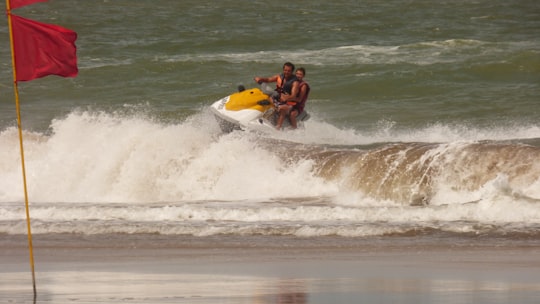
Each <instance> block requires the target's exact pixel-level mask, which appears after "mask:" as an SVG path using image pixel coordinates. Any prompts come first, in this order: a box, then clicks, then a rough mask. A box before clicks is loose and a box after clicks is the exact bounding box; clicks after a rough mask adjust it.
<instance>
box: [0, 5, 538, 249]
mask: <svg viewBox="0 0 540 304" xmlns="http://www.w3.org/2000/svg"><path fill="white" fill-rule="evenodd" d="M13 13H15V14H19V15H21V16H24V17H27V18H32V19H35V20H39V21H42V22H48V23H54V24H59V25H61V26H64V27H67V28H70V29H72V30H75V31H76V32H77V33H78V40H77V47H78V59H79V69H80V71H79V75H78V77H76V78H66V79H65V78H59V77H56V76H49V77H46V78H43V79H38V80H34V81H31V82H21V83H19V91H20V102H21V113H22V125H23V130H24V132H23V133H24V148H25V158H26V170H27V182H28V193H29V200H30V214H31V217H32V231H33V233H35V234H56V233H79V234H88V235H100V234H116V233H129V234H146V233H152V234H156V233H157V234H163V235H190V236H216V235H233V236H242V235H255V236H257V235H260V236H263V237H264V236H267V235H271V236H280V235H287V236H298V237H312V238H317V237H322V236H342V237H345V238H352V237H372V236H375V237H385V236H393V237H396V236H397V237H399V236H411V235H419V236H421V235H427V236H430V235H432V236H433V235H440V234H450V235H453V236H457V237H470V236H494V237H500V238H503V239H504V238H507V239H514V238H516V237H517V238H532V239H539V238H540V118H539V116H540V105H539V102H540V99H539V96H540V2H538V1H525V0H520V1H511V2H509V1H503V0H489V1H487V0H479V1H425V0H424V1H319V0H316V1H310V2H309V5H307V4H306V3H305V2H290V1H281V0H278V1H228V0H226V1H219V2H217V1H200V0H198V1H163V0H160V1H156V0H153V1H148V0H145V1H122V0H103V1H82V0H70V1H65V0H64V1H62V0H51V1H49V2H46V3H39V4H35V5H32V6H29V7H24V8H21V9H18V10H16V11H14V12H13ZM0 43H1V44H2V47H1V48H0V66H1V67H2V68H1V69H0V91H1V92H2V94H1V96H2V97H1V99H0V235H2V234H4V235H5V234H8V235H18V234H25V233H26V222H25V213H24V194H23V184H22V175H21V168H20V167H21V165H20V154H19V143H18V135H17V130H16V112H15V103H14V97H13V86H12V83H13V81H12V79H11V77H12V74H11V73H12V72H11V59H10V52H9V39H8V30H7V22H4V23H0ZM285 61H291V62H293V63H294V64H296V66H297V67H298V66H303V67H305V68H306V70H307V75H306V79H307V80H308V81H309V82H310V84H311V87H312V93H311V96H310V99H309V101H308V104H307V110H308V111H309V112H310V114H311V119H310V120H309V121H307V122H306V127H305V129H302V130H297V131H287V132H281V133H276V134H258V133H254V132H240V131H238V132H233V133H230V134H222V133H221V132H220V129H219V127H218V124H217V122H216V120H215V119H214V117H213V116H212V114H211V112H210V111H209V109H208V107H209V106H210V105H211V104H212V102H214V101H215V100H218V99H220V98H222V97H223V96H226V95H229V94H230V93H232V92H234V91H235V90H236V87H237V85H239V84H244V85H245V86H246V87H250V86H256V84H255V83H254V82H253V77H254V76H256V75H261V76H269V75H273V74H276V73H278V72H279V71H280V70H281V66H282V64H283V63H284V62H285Z"/></svg>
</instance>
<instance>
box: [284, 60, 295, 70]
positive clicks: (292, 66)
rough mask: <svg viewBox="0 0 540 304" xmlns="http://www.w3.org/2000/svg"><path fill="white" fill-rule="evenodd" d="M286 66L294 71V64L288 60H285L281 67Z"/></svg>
mask: <svg viewBox="0 0 540 304" xmlns="http://www.w3.org/2000/svg"><path fill="white" fill-rule="evenodd" d="M286 66H288V67H290V68H291V69H292V70H293V71H294V64H292V63H290V62H288V61H287V62H285V64H283V67H284V68H285V67H286Z"/></svg>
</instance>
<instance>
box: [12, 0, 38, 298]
mask: <svg viewBox="0 0 540 304" xmlns="http://www.w3.org/2000/svg"><path fill="white" fill-rule="evenodd" d="M9 1H10V0H6V10H7V17H8V27H9V41H10V45H11V65H12V66H13V89H14V91H15V106H16V109H17V128H18V130H19V144H20V150H21V165H22V176H23V186H24V187H23V188H24V202H25V206H26V226H27V229H28V250H29V253H30V268H31V270H32V286H33V289H34V300H35V299H36V295H37V292H36V275H35V269H34V250H33V246H32V229H31V228H30V208H29V206H28V188H27V186H26V168H25V165H24V147H23V134H22V123H21V107H20V104H19V88H18V85H17V69H16V66H15V50H14V48H13V27H12V24H11V6H10V3H9Z"/></svg>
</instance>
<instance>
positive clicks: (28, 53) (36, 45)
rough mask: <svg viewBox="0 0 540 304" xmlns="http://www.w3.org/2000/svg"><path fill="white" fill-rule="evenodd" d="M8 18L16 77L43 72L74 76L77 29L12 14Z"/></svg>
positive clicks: (31, 76)
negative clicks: (10, 25)
mask: <svg viewBox="0 0 540 304" xmlns="http://www.w3.org/2000/svg"><path fill="white" fill-rule="evenodd" d="M11 20H12V21H11V23H12V28H13V50H14V53H15V68H16V71H17V79H16V81H28V80H32V79H35V78H40V77H44V76H47V75H58V76H62V77H75V76H77V73H78V69H77V47H76V46H75V40H76V39H77V33H75V32H74V31H72V30H68V29H66V28H63V27H60V26H58V25H54V24H47V23H41V22H37V21H34V20H30V19H26V18H23V17H19V16H15V15H11Z"/></svg>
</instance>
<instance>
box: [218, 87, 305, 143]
mask: <svg viewBox="0 0 540 304" xmlns="http://www.w3.org/2000/svg"><path fill="white" fill-rule="evenodd" d="M276 94H277V92H276V91H275V90H273V89H272V88H271V87H270V86H269V85H268V84H266V83H263V84H262V85H261V88H251V89H246V88H245V87H244V86H242V85H240V86H239V87H238V92H236V93H233V94H231V95H229V96H225V97H223V98H221V99H220V100H218V101H216V102H214V103H213V104H212V105H211V106H210V109H211V110H212V112H213V113H214V115H215V117H216V120H217V121H218V123H219V126H220V128H221V130H222V131H223V132H225V133H230V132H232V131H234V130H243V131H246V130H255V131H262V132H274V131H276V123H277V118H278V113H277V111H276V110H275V106H274V103H273V102H272V101H271V100H272V98H271V97H274V96H276ZM308 119H309V114H308V113H307V112H306V111H305V110H304V111H302V113H300V115H298V117H297V125H298V128H303V122H304V121H306V120H308ZM282 127H283V128H284V129H291V126H290V122H289V120H288V119H285V121H284V122H283V125H282Z"/></svg>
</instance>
